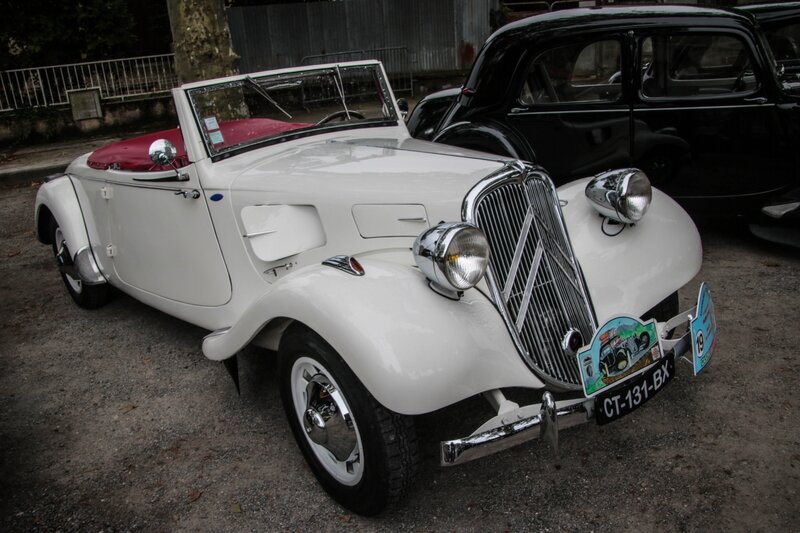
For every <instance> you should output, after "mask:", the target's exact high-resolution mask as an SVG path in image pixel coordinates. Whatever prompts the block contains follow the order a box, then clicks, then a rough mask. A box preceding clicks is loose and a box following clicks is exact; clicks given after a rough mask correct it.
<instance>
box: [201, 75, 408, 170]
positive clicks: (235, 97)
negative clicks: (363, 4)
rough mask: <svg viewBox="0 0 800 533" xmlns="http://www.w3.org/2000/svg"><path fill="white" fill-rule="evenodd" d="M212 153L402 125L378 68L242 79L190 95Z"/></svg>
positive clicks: (206, 88) (213, 154)
mask: <svg viewBox="0 0 800 533" xmlns="http://www.w3.org/2000/svg"><path fill="white" fill-rule="evenodd" d="M187 94H188V96H189V100H190V102H191V104H192V108H193V109H194V113H195V118H196V120H197V123H198V126H199V128H200V132H201V133H202V135H203V138H204V140H205V143H206V146H207V148H208V151H209V154H210V155H211V156H217V155H220V154H224V153H227V152H232V151H235V150H238V149H240V148H244V147H248V146H252V145H254V144H259V143H262V142H264V141H268V140H270V139H275V140H277V139H282V138H285V137H286V136H289V135H306V134H309V135H310V134H315V133H324V132H326V131H330V130H331V129H347V128H350V127H364V126H370V125H382V124H385V123H391V122H396V121H397V116H396V114H395V109H394V106H393V105H392V104H391V102H390V97H389V94H390V93H389V90H388V87H387V86H386V83H385V81H384V79H383V76H382V74H381V69H380V66H379V65H378V64H366V65H364V64H359V65H352V64H351V65H334V66H326V67H324V68H318V69H311V70H301V71H295V72H291V73H278V74H272V75H270V74H268V75H260V76H259V75H254V76H252V77H251V76H244V77H237V78H234V79H232V80H231V81H226V82H222V83H217V84H213V85H206V86H202V87H196V88H191V89H188V90H187Z"/></svg>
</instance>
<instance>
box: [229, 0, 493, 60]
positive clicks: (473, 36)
mask: <svg viewBox="0 0 800 533" xmlns="http://www.w3.org/2000/svg"><path fill="white" fill-rule="evenodd" d="M498 2H499V0H345V1H342V2H304V3H295V4H278V5H266V6H250V7H234V8H230V9H228V11H227V13H228V21H229V23H230V29H231V37H232V40H233V47H234V50H235V51H236V53H237V54H239V55H240V56H241V62H240V64H239V69H240V71H241V72H255V71H259V70H267V69H271V68H280V67H290V66H295V65H299V64H300V62H301V61H302V59H303V57H305V56H311V55H317V54H330V53H336V52H345V51H350V50H365V49H374V48H389V47H404V48H407V49H408V52H409V59H410V62H411V67H412V70H413V71H414V72H415V73H419V72H435V71H452V70H462V69H465V68H467V67H469V65H470V64H471V63H472V60H473V59H474V56H475V54H476V53H477V51H478V50H479V49H480V47H481V45H482V44H483V42H484V41H485V40H486V38H487V37H488V36H489V33H490V29H489V11H490V10H491V9H497V7H498Z"/></svg>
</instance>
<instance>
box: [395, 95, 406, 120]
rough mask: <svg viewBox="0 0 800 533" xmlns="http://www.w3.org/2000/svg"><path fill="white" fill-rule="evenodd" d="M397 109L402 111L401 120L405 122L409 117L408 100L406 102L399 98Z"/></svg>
mask: <svg viewBox="0 0 800 533" xmlns="http://www.w3.org/2000/svg"><path fill="white" fill-rule="evenodd" d="M397 109H399V110H400V118H402V119H403V120H405V119H406V117H407V116H408V100H406V99H405V98H398V99H397Z"/></svg>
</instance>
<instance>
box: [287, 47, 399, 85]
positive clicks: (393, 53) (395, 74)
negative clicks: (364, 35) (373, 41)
mask: <svg viewBox="0 0 800 533" xmlns="http://www.w3.org/2000/svg"><path fill="white" fill-rule="evenodd" d="M366 59H377V60H379V61H380V62H381V63H383V68H384V69H385V70H386V75H387V76H388V77H389V82H390V83H391V84H392V90H393V91H394V92H396V93H399V92H409V93H411V96H414V84H413V77H412V71H411V61H410V60H409V55H408V49H407V48H405V47H401V46H397V47H389V48H372V49H369V50H348V51H347V52H334V53H330V54H317V55H313V56H305V57H304V58H303V59H301V60H300V64H301V65H320V64H324V63H343V62H345V61H364V60H366Z"/></svg>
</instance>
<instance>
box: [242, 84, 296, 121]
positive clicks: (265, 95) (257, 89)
mask: <svg viewBox="0 0 800 533" xmlns="http://www.w3.org/2000/svg"><path fill="white" fill-rule="evenodd" d="M244 83H245V85H247V86H248V87H250V88H251V89H253V90H254V91H255V92H257V93H258V94H259V95H260V96H261V97H262V98H264V100H266V101H267V102H269V103H270V104H272V105H274V106H275V107H276V108H277V109H278V111H280V112H281V113H283V114H284V115H286V116H287V117H289V118H292V115H290V114H289V113H287V112H286V110H285V109H283V108H282V107H281V106H280V105H278V102H276V101H275V99H274V98H272V97H271V96H270V95H269V93H268V92H267V91H265V90H264V88H263V87H262V86H261V85H259V84H258V83H256V82H255V80H253V78H251V77H250V76H245V77H244Z"/></svg>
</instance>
